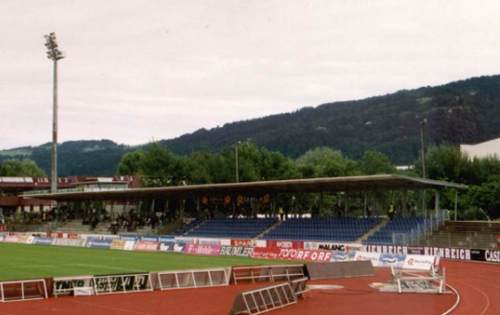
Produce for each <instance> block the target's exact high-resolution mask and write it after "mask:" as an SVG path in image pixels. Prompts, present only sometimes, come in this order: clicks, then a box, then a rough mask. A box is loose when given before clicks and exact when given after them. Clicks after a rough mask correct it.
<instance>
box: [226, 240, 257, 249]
mask: <svg viewBox="0 0 500 315" xmlns="http://www.w3.org/2000/svg"><path fill="white" fill-rule="evenodd" d="M231 246H243V247H249V246H252V240H231Z"/></svg>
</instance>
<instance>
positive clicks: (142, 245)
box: [134, 241, 160, 251]
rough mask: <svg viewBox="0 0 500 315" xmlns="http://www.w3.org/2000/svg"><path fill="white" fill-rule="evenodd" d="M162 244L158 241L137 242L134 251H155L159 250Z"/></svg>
mask: <svg viewBox="0 0 500 315" xmlns="http://www.w3.org/2000/svg"><path fill="white" fill-rule="evenodd" d="M159 246H160V242H158V241H137V242H135V246H134V250H144V251H155V250H158V247H159Z"/></svg>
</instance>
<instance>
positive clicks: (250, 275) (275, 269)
mask: <svg viewBox="0 0 500 315" xmlns="http://www.w3.org/2000/svg"><path fill="white" fill-rule="evenodd" d="M302 277H304V265H269V266H244V267H242V266H240V267H233V280H234V283H235V284H238V281H239V280H251V281H252V283H255V281H256V280H259V281H271V282H274V281H276V280H286V281H290V280H292V279H296V278H302Z"/></svg>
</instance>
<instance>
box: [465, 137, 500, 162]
mask: <svg viewBox="0 0 500 315" xmlns="http://www.w3.org/2000/svg"><path fill="white" fill-rule="evenodd" d="M460 151H461V152H463V153H466V154H467V155H468V156H469V157H471V158H485V157H493V156H496V157H497V158H499V159H500V138H497V139H493V140H489V141H486V142H481V143H478V144H461V145H460Z"/></svg>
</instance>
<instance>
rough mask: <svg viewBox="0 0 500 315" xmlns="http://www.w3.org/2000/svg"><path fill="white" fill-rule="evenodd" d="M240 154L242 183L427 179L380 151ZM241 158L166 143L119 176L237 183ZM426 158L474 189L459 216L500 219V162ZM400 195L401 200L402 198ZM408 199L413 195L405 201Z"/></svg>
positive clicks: (127, 163) (157, 182) (137, 157)
mask: <svg viewBox="0 0 500 315" xmlns="http://www.w3.org/2000/svg"><path fill="white" fill-rule="evenodd" d="M237 150H238V157H239V158H238V162H239V163H238V164H239V179H240V181H258V180H280V179H291V178H312V177H327V176H332V177H334V176H352V175H371V174H381V173H385V174H387V173H402V174H405V175H409V176H421V167H420V165H421V164H420V163H421V161H420V160H418V161H416V163H415V167H413V168H410V170H406V171H397V170H396V168H395V166H394V165H393V163H392V162H391V160H390V159H389V158H388V157H387V156H386V155H384V154H382V153H380V152H377V151H366V152H365V153H364V155H363V156H362V158H361V159H360V160H357V161H356V160H352V159H349V158H347V157H345V156H344V155H343V154H342V153H341V152H339V151H335V150H332V149H330V148H326V147H321V148H316V149H313V150H310V151H308V152H306V153H305V154H304V155H302V156H300V157H299V158H297V159H295V160H293V159H291V158H288V157H286V156H284V155H283V154H281V153H279V152H275V151H270V150H268V149H266V148H263V147H258V146H256V145H255V144H254V143H252V142H244V143H240V144H239V145H238V147H237ZM235 158H236V154H235V147H231V148H229V147H228V148H225V149H224V150H222V151H221V152H219V153H214V152H209V151H196V152H193V153H192V154H190V155H186V156H179V155H175V154H173V153H172V152H170V151H169V150H167V149H166V148H165V147H163V146H161V145H160V144H157V143H152V144H150V145H149V146H148V147H147V148H146V149H144V150H140V151H135V152H131V153H128V154H126V155H125V156H124V157H123V158H122V160H121V162H120V164H119V167H118V174H120V175H130V174H133V175H137V176H140V177H141V178H142V181H143V183H144V185H146V186H162V185H181V184H207V183H227V182H234V181H235V178H236V175H235V168H236V166H235V165H236V161H235ZM425 158H426V164H427V174H428V177H429V178H432V179H439V180H446V181H452V182H457V183H464V184H467V185H469V189H468V190H467V192H465V193H461V194H460V195H459V197H460V198H459V208H460V209H464V210H466V211H464V212H462V213H460V214H459V217H461V218H464V219H485V218H486V217H490V218H498V217H500V160H499V159H497V158H485V159H471V158H469V157H467V156H466V155H465V154H464V153H462V152H460V150H459V149H458V148H456V147H454V146H448V145H441V146H435V147H431V148H430V149H429V150H428V151H427V153H426V156H425ZM395 194H396V196H398V193H395ZM395 194H391V197H387V196H385V199H386V200H387V199H391V200H392V201H394V198H395V197H394V196H395ZM379 197H380V196H379ZM399 197H401V196H399ZM407 198H408V196H405V197H404V199H407ZM412 198H413V199H414V200H413V201H414V204H417V200H418V198H419V195H418V194H410V199H412ZM302 199H304V200H303V201H304V203H308V202H309V203H310V202H311V200H312V199H314V197H313V198H310V197H304V196H299V197H297V201H296V202H300V201H301V200H302ZM316 199H317V198H316ZM354 199H355V200H356V202H353V204H352V206H356V203H357V205H358V206H361V205H360V204H361V203H363V201H362V198H354ZM379 199H384V198H383V197H380V198H379ZM401 199H403V198H402V197H401ZM428 199H429V200H428V203H429V206H430V207H431V206H432V200H431V194H428ZM392 201H389V202H392ZM313 203H314V202H313ZM330 203H332V204H335V203H337V200H336V199H335V198H334V199H333V200H330ZM453 203H454V192H453V191H446V192H445V193H444V195H443V198H442V206H443V207H444V208H448V209H453ZM386 204H387V202H386ZM405 206H407V205H405Z"/></svg>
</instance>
